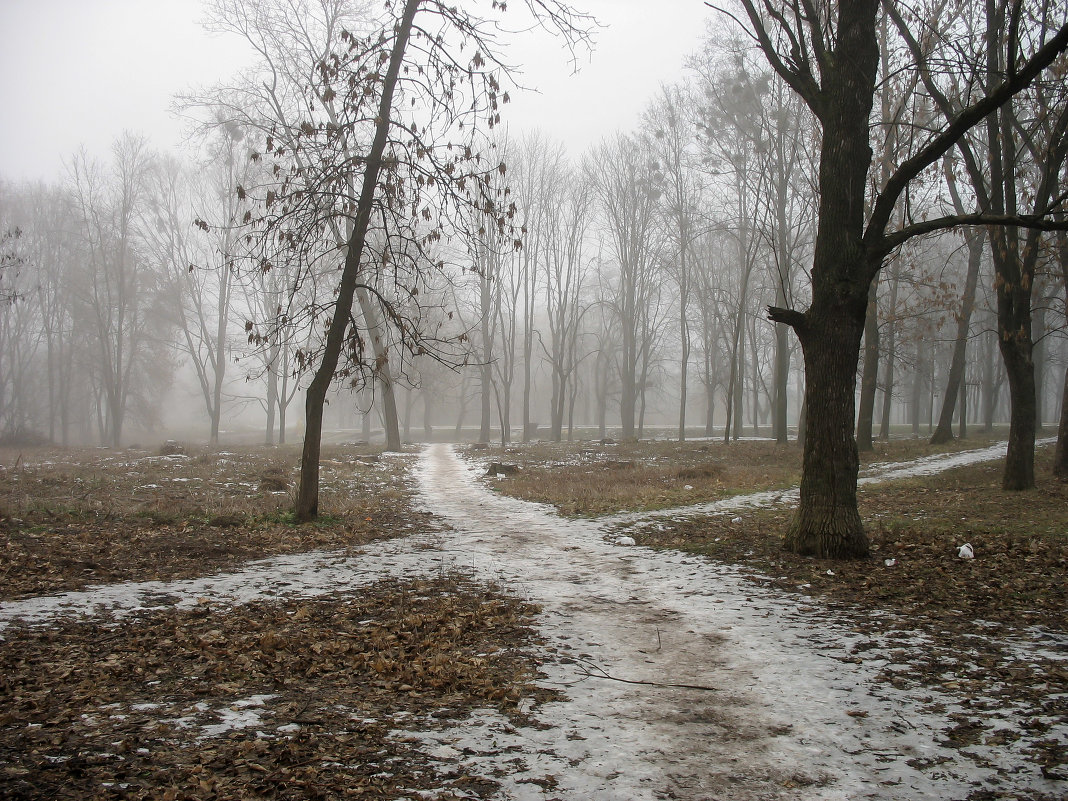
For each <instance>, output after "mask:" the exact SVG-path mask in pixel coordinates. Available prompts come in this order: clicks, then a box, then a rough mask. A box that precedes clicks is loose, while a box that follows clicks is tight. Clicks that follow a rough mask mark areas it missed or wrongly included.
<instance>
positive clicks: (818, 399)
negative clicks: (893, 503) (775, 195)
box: [783, 302, 868, 559]
mask: <svg viewBox="0 0 1068 801" xmlns="http://www.w3.org/2000/svg"><path fill="white" fill-rule="evenodd" d="M864 305H865V304H864V303H863V302H862V303H861V311H860V312H857V311H856V310H854V311H852V312H850V311H848V310H846V309H841V310H836V311H833V312H831V313H829V314H824V315H821V316H820V317H819V318H816V317H815V316H814V315H811V310H810V314H809V315H806V317H808V318H809V319H808V321H807V324H806V326H805V329H803V330H805V333H804V334H803V335H802V336H801V347H802V351H803V352H804V356H805V410H806V414H805V437H804V461H803V468H802V474H801V501H800V505H799V506H798V511H797V515H796V516H795V518H794V521H793V523H792V524H791V526H790V528H789V530H788V531H787V533H786V536H785V538H784V540H783V545H784V547H785V548H786V550H788V551H792V552H793V553H798V554H802V555H811V556H819V557H823V558H832V559H860V558H864V557H867V556H868V538H867V536H866V535H865V534H864V527H863V525H862V523H861V520H860V513H859V511H858V510H857V473H858V471H859V466H860V460H859V456H858V452H857V443H856V440H855V439H854V437H853V421H854V419H855V417H854V414H855V394H856V374H857V363H858V361H859V359H860V340H861V334H862V333H863V330H864V314H863V309H864Z"/></svg>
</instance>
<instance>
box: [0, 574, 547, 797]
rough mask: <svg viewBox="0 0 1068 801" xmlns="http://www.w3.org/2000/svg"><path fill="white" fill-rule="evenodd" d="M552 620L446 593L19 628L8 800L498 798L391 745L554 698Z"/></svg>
mask: <svg viewBox="0 0 1068 801" xmlns="http://www.w3.org/2000/svg"><path fill="white" fill-rule="evenodd" d="M536 612H537V609H536V608H535V607H533V606H531V605H529V604H526V603H524V602H521V601H519V600H517V599H515V598H513V597H510V596H506V595H504V594H502V593H501V592H500V591H498V590H496V589H494V588H488V587H486V586H484V585H478V584H474V583H470V582H467V581H464V580H460V579H457V578H455V577H443V578H440V579H434V580H420V581H410V582H399V581H395V580H383V581H380V582H377V583H375V584H373V585H370V586H368V587H366V588H364V589H363V590H361V593H360V596H359V597H329V598H316V599H296V600H291V601H288V602H285V603H270V602H259V603H252V604H248V605H246V606H241V607H236V608H216V607H214V606H212V605H210V604H208V603H202V604H200V605H198V606H197V607H195V608H191V609H178V610H175V609H171V610H167V611H153V612H150V613H147V614H145V615H144V616H142V617H140V618H137V619H130V618H126V619H123V620H121V621H117V622H109V623H107V624H102V623H101V621H99V620H95V619H94V620H74V621H65V622H61V623H58V624H55V625H52V626H50V627H49V628H26V627H9V628H8V629H6V630H5V631H4V638H5V639H4V641H3V642H2V643H0V677H2V678H0V699H2V705H0V797H4V798H23V799H112V798H124V799H148V798H152V799H174V801H179V800H182V801H186V800H188V801H193V800H194V799H198V800H199V799H203V800H204V801H206V800H207V799H214V800H216V801H220V800H221V799H246V798H262V799H296V798H300V799H308V798H342V797H357V798H359V797H365V798H375V799H390V798H401V797H411V795H412V794H418V793H419V792H420V791H428V790H436V791H438V795H436V796H435V797H438V798H459V797H463V798H468V797H479V798H481V797H486V796H487V794H489V793H491V792H492V790H493V789H494V784H493V782H491V781H488V780H486V779H484V778H479V777H472V776H468V775H467V774H466V773H465V772H464V771H463V769H462V767H461V766H460V765H455V766H452V767H451V768H450V767H448V766H442V765H441V764H436V763H434V762H433V760H432V758H431V757H429V756H427V755H425V754H422V753H420V751H419V749H418V745H417V744H409V743H407V742H405V740H404V738H403V736H392V735H391V732H393V731H395V730H396V729H398V728H403V727H404V726H407V725H416V724H417V725H418V726H419V727H420V728H422V729H427V728H433V727H434V726H435V725H440V724H441V722H442V721H453V722H455V721H456V720H462V719H464V718H466V717H468V716H470V715H471V714H472V713H473V712H474V711H475V710H477V709H479V708H486V707H489V708H494V709H497V710H500V711H501V712H503V713H505V714H508V715H511V716H513V717H514V718H517V719H518V718H519V717H520V714H519V711H518V706H519V703H520V701H521V699H524V698H527V699H532V700H534V701H535V702H537V701H539V700H545V699H546V698H548V697H550V694H549V693H548V692H547V691H545V690H541V689H537V688H535V687H533V686H532V685H531V680H532V679H533V677H534V674H535V672H536V669H537V668H536V663H535V661H534V659H533V657H532V656H531V655H530V651H529V648H530V647H531V645H532V644H533V635H532V630H531V628H530V625H531V622H532V619H533V615H534V614H535V613H536ZM524 706H528V705H524Z"/></svg>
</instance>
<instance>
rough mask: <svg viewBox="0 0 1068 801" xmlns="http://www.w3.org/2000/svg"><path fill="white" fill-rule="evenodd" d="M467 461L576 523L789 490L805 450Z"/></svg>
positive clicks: (501, 485) (636, 451)
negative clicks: (515, 469) (494, 471)
mask: <svg viewBox="0 0 1068 801" xmlns="http://www.w3.org/2000/svg"><path fill="white" fill-rule="evenodd" d="M991 441H993V440H992V439H991V438H989V437H984V436H976V437H973V438H970V439H968V440H966V441H963V442H959V441H958V442H952V443H948V444H946V445H941V446H936V447H932V446H930V445H928V444H927V442H926V440H913V439H895V440H890V441H888V442H883V441H880V442H876V443H875V449H874V450H873V451H870V452H868V453H863V454H861V466H862V467H863V466H864V465H867V464H871V463H875V462H887V461H906V460H910V459H915V458H917V457H920V456H929V455H932V454H937V453H945V452H950V451H957V450H968V449H973V448H981V447H984V446H986V445H988V444H990V442H991ZM464 453H465V455H466V456H467V457H468V458H470V459H474V460H480V461H481V462H483V463H488V462H490V461H495V462H502V463H506V464H516V465H518V466H519V467H521V468H522V469H521V471H520V472H519V473H517V474H513V475H501V476H489V477H488V480H489V481H490V482H491V485H492V486H493V487H495V488H496V489H497V490H498V491H500V492H503V493H505V494H507V495H511V496H513V497H516V498H523V499H524V500H529V501H538V502H541V503H548V504H551V505H553V506H555V507H556V508H557V509H558V510H559V511H560V512H561V513H562V514H565V515H572V516H596V515H603V514H611V513H613V512H622V511H645V510H655V509H664V508H670V507H674V506H684V505H687V504H694V503H706V502H710V501H716V500H719V499H721V498H726V497H730V496H732V495H739V494H745V493H750V492H760V491H762V490H774V489H785V488H787V487H792V486H796V485H797V484H798V482H799V481H800V480H801V449H800V448H799V447H798V446H797V444H796V443H795V442H791V443H790V444H788V445H778V444H776V443H774V442H769V441H749V440H743V441H740V442H732V443H729V444H727V443H724V442H722V441H709V440H696V441H687V442H675V441H665V440H645V441H641V442H630V443H627V442H621V443H609V444H601V443H600V442H597V441H584V442H562V443H551V442H535V443H527V444H517V445H512V446H509V447H507V448H504V449H502V448H500V447H499V446H498V447H489V448H486V447H472V448H469V449H467V450H466V451H465V452H464Z"/></svg>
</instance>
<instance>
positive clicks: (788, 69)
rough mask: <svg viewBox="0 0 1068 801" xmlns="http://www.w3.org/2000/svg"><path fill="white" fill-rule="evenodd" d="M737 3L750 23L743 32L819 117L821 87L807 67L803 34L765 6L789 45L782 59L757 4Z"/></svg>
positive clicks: (718, 9) (723, 12) (768, 4)
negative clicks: (785, 55)
mask: <svg viewBox="0 0 1068 801" xmlns="http://www.w3.org/2000/svg"><path fill="white" fill-rule="evenodd" d="M739 2H741V4H742V7H743V8H744V9H745V12H746V14H747V16H748V17H749V23H750V26H745V25H742V26H741V27H742V29H743V30H745V32H746V33H747V34H749V36H751V37H752V38H753V39H754V40H755V41H756V43H757V44H758V45H759V47H760V49H761V50H762V51H763V53H764V57H765V58H767V60H768V63H769V64H770V65H771V67H772V69H774V70H775V72H776V73H778V74H779V76H780V77H781V78H782V79H783V80H784V81H785V82H786V83H787V85H789V86H790V88H791V89H793V90H794V91H795V92H797V94H798V95H800V96H801V98H802V99H804V101H805V103H807V104H808V106H809V108H811V109H812V112H813V113H814V114H815V115H816V116H817V117H819V116H820V113H821V109H822V101H821V97H820V87H819V84H818V83H817V81H816V78H815V76H814V75H813V74H812V70H811V68H810V65H809V61H808V57H807V46H806V44H805V40H804V33H803V32H802V31H794V30H792V29H791V27H790V25H789V23H787V21H786V19H785V17H784V16H783V15H782V14H781V13H780V12H777V11H776V10H775V9H774V8H773V7H772V6H771V4H770V2H765V3H764V6H765V10H766V11H767V12H768V13H769V15H770V16H771V17H772V18H773V19H775V20H776V21H777V22H778V26H779V27H778V30H779V33H780V34H781V35H782V36H784V37H786V39H787V40H788V41H789V44H790V53H789V56H788V58H786V59H784V58H783V56H782V55H781V54H780V52H779V49H778V47H776V45H775V43H774V42H773V41H772V39H771V35H770V33H769V31H768V27H767V25H766V24H765V22H764V18H763V15H762V13H761V11H760V9H758V8H757V6H756V3H755V2H753V0H739ZM705 5H707V6H708V7H709V8H711V9H714V10H715V11H718V12H720V13H721V14H725V15H727V16H729V17H730V18H731V19H733V20H735V21H736V22H738V18H737V17H735V16H734V15H733V14H730V13H729V12H727V11H725V10H723V9H722V8H720V7H719V6H716V5H713V4H712V3H710V2H706V3H705Z"/></svg>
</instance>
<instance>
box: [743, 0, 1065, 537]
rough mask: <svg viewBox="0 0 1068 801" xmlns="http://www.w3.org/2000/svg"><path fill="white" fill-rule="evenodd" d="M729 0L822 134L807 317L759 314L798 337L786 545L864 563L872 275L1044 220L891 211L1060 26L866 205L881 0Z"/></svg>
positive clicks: (1019, 77) (1033, 67)
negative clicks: (865, 354)
mask: <svg viewBox="0 0 1068 801" xmlns="http://www.w3.org/2000/svg"><path fill="white" fill-rule="evenodd" d="M739 1H740V3H741V6H742V8H743V9H744V14H745V17H746V23H745V26H744V27H745V28H746V29H747V31H748V32H749V33H750V35H751V36H752V37H753V40H754V41H755V43H756V44H757V46H758V47H759V48H760V49H761V51H762V52H763V53H764V56H765V57H766V58H767V60H768V63H769V64H770V65H771V66H772V68H773V69H774V70H775V71H776V72H777V73H778V74H779V75H780V77H782V79H783V80H784V81H786V83H787V84H789V86H790V87H791V88H792V89H793V90H794V91H795V92H796V93H797V94H798V95H800V96H801V97H802V98H803V99H804V100H805V102H806V103H807V105H808V106H809V108H810V109H811V111H812V113H813V114H814V115H815V116H816V118H817V119H818V120H819V122H820V125H821V127H822V142H821V148H820V169H819V198H820V201H819V217H818V227H817V234H816V246H815V253H814V257H813V268H812V302H811V304H810V305H809V307H808V309H807V310H805V311H799V310H797V309H788V308H782V307H771V308H770V309H769V316H770V317H771V319H772V320H774V321H776V322H783V323H786V324H788V325H790V326H791V327H792V328H793V329H794V332H795V333H796V334H797V336H798V338H799V340H800V342H801V347H802V351H803V353H804V358H805V372H806V407H807V418H806V427H807V432H806V437H805V448H804V461H803V473H802V482H801V501H800V505H799V507H798V512H797V514H796V516H795V518H794V521H793V523H792V524H791V527H790V530H789V531H788V532H787V534H786V537H785V545H786V547H787V548H788V549H789V550H792V551H795V552H798V553H805V554H816V555H819V556H824V557H840V558H849V557H864V556H867V554H868V542H867V537H866V536H865V534H864V527H863V525H862V523H861V520H860V515H859V513H858V510H857V499H856V482H857V472H858V467H859V460H858V454H857V445H856V440H855V438H854V429H853V425H854V421H855V416H854V414H855V396H854V388H855V383H856V372H857V366H858V363H859V357H860V341H861V336H862V334H863V328H864V318H865V314H866V312H867V306H868V290H869V287H870V285H871V282H872V280H873V279H874V277H875V275H876V274H877V273H878V271H879V270H880V268H881V267H882V264H883V262H884V260H885V259H886V257H887V256H888V255H889V254H890V253H891V252H892V251H893V250H895V249H896V248H897V247H898V246H900V245H901V244H902V243H904V242H905V241H907V240H908V239H910V238H912V237H915V236H919V235H921V234H930V233H934V232H936V231H940V230H944V229H946V228H949V227H952V226H955V225H960V224H983V223H1002V224H1004V223H1009V222H1011V223H1015V224H1024V225H1031V224H1034V225H1046V222H1045V221H1043V220H1038V219H1034V218H1029V219H1025V218H1024V217H1022V216H1018V215H1012V214H1010V215H1002V214H999V213H997V212H996V211H993V210H992V211H991V212H990V213H983V214H978V215H963V216H962V215H957V214H948V215H945V216H943V217H939V218H932V219H928V220H921V221H916V222H911V223H910V224H908V225H906V226H904V227H902V228H898V229H896V230H891V227H890V223H891V220H892V218H893V216H894V210H895V208H896V207H897V205H898V203H899V201H900V200H901V199H902V197H903V196H904V195H905V191H906V189H907V188H908V187H910V186H911V185H912V184H913V182H914V180H915V179H916V178H917V177H918V176H919V175H920V174H921V173H923V172H924V171H925V170H927V168H929V167H931V165H937V164H938V162H939V161H940V160H941V158H942V156H943V155H945V153H947V152H948V151H949V150H950V149H952V148H953V147H954V146H955V145H956V143H957V142H958V141H960V140H961V138H962V137H963V136H964V135H965V134H966V133H967V132H968V131H969V130H970V129H972V128H973V127H975V126H976V125H979V124H980V123H981V122H982V121H983V120H984V119H985V118H987V117H988V115H990V113H991V112H993V111H995V110H996V109H998V108H999V107H1001V106H1002V105H1003V104H1005V103H1006V102H1008V101H1009V100H1011V98H1012V97H1013V96H1014V95H1016V94H1018V93H1019V92H1021V91H1022V90H1024V89H1025V88H1026V87H1027V86H1028V85H1029V84H1030V83H1031V82H1032V81H1033V80H1034V79H1035V78H1036V77H1037V76H1039V75H1040V74H1041V73H1042V72H1043V70H1045V69H1046V68H1047V67H1048V66H1049V64H1050V63H1052V61H1053V60H1054V59H1055V58H1056V57H1057V56H1058V55H1059V54H1060V53H1061V52H1063V50H1064V49H1065V47H1066V46H1068V25H1064V26H1062V27H1061V28H1060V29H1059V30H1057V31H1056V33H1055V34H1054V35H1052V36H1051V37H1049V38H1048V39H1043V40H1040V41H1037V42H1034V44H1033V47H1034V49H1033V54H1032V55H1031V56H1029V57H1026V58H1023V57H1021V54H1020V51H1019V48H1020V45H1021V44H1022V43H1023V40H1022V39H1021V38H1019V37H1009V38H1010V39H1011V40H1012V41H1011V43H1010V44H1009V56H1008V58H1007V60H1006V63H1007V64H1011V65H1012V69H1010V70H1008V71H1007V73H1006V74H1005V77H1004V78H1003V79H1000V80H996V81H995V82H994V83H992V84H991V85H989V86H988V87H986V90H985V91H980V92H979V93H978V95H977V97H976V99H975V100H974V101H972V102H970V103H969V104H968V105H966V106H964V107H963V108H961V109H959V111H956V112H955V113H953V114H952V116H951V117H950V118H949V119H947V120H946V121H945V122H944V124H943V125H942V126H940V127H938V129H937V130H934V131H932V133H931V134H930V135H929V136H928V137H926V138H925V139H924V140H923V141H922V142H919V143H917V147H916V149H915V150H914V152H913V153H912V154H911V155H910V156H909V157H908V158H905V159H904V160H902V161H901V162H900V163H899V164H898V165H896V167H895V169H894V170H893V172H892V173H891V175H890V177H889V178H888V179H887V180H886V181H881V182H879V185H878V186H877V187H876V189H875V191H874V193H873V195H872V196H871V197H870V198H869V196H868V187H869V185H870V181H871V179H872V176H871V168H872V149H871V144H870V131H869V118H870V115H871V112H872V106H873V100H874V97H875V87H876V82H877V77H878V63H879V53H880V48H879V40H878V36H877V20H878V13H879V8H880V3H878V2H876V0H843V2H840V3H838V4H837V5H834V6H827V7H817V6H814V5H812V4H810V3H808V2H807V0H802V1H801V2H798V3H795V4H790V3H785V4H776V3H768V4H758V3H756V2H755V1H754V0H739ZM999 38H1000V37H999ZM969 66H970V65H969Z"/></svg>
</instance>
